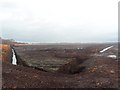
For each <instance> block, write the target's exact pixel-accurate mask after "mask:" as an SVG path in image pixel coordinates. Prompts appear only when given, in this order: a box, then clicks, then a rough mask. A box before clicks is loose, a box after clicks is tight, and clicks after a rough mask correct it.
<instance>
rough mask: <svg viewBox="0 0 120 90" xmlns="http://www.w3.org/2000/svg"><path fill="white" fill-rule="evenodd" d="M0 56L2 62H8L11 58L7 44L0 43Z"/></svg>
mask: <svg viewBox="0 0 120 90" xmlns="http://www.w3.org/2000/svg"><path fill="white" fill-rule="evenodd" d="M0 51H1V52H0V58H1V59H2V61H4V62H10V60H11V47H10V45H7V44H1V45H0Z"/></svg>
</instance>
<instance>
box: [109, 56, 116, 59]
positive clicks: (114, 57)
mask: <svg viewBox="0 0 120 90" xmlns="http://www.w3.org/2000/svg"><path fill="white" fill-rule="evenodd" d="M107 57H109V58H113V59H116V58H117V56H116V55H108V56H107Z"/></svg>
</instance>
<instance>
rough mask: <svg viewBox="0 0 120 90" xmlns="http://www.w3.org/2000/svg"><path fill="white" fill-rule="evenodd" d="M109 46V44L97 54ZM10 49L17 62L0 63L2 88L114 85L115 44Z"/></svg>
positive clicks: (116, 46)
mask: <svg viewBox="0 0 120 90" xmlns="http://www.w3.org/2000/svg"><path fill="white" fill-rule="evenodd" d="M110 46H113V47H112V48H110V49H109V50H107V51H105V52H103V53H100V51H101V50H103V49H105V48H107V47H110ZM13 48H14V50H15V52H16V56H17V60H18V61H17V64H18V65H16V66H13V65H11V64H4V63H3V88H6V87H9V88H10V87H11V88H96V87H97V88H103V87H105V88H118V70H119V69H118V45H117V44H112V43H111V44H65V45H63V44H62V45H58V44H57V45H55V44H54V45H25V46H24V45H17V46H14V47H13ZM109 55H114V56H116V57H109ZM8 76H9V77H11V78H9V77H8Z"/></svg>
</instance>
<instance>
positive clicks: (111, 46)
mask: <svg viewBox="0 0 120 90" xmlns="http://www.w3.org/2000/svg"><path fill="white" fill-rule="evenodd" d="M112 47H113V46H110V47H107V48H105V49H103V50H101V51H100V53H103V52H105V51H107V50H108V49H110V48H112Z"/></svg>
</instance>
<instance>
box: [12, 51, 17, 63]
mask: <svg viewBox="0 0 120 90" xmlns="http://www.w3.org/2000/svg"><path fill="white" fill-rule="evenodd" d="M12 53H13V56H12V64H13V65H17V59H16V55H15V51H14V49H12Z"/></svg>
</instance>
